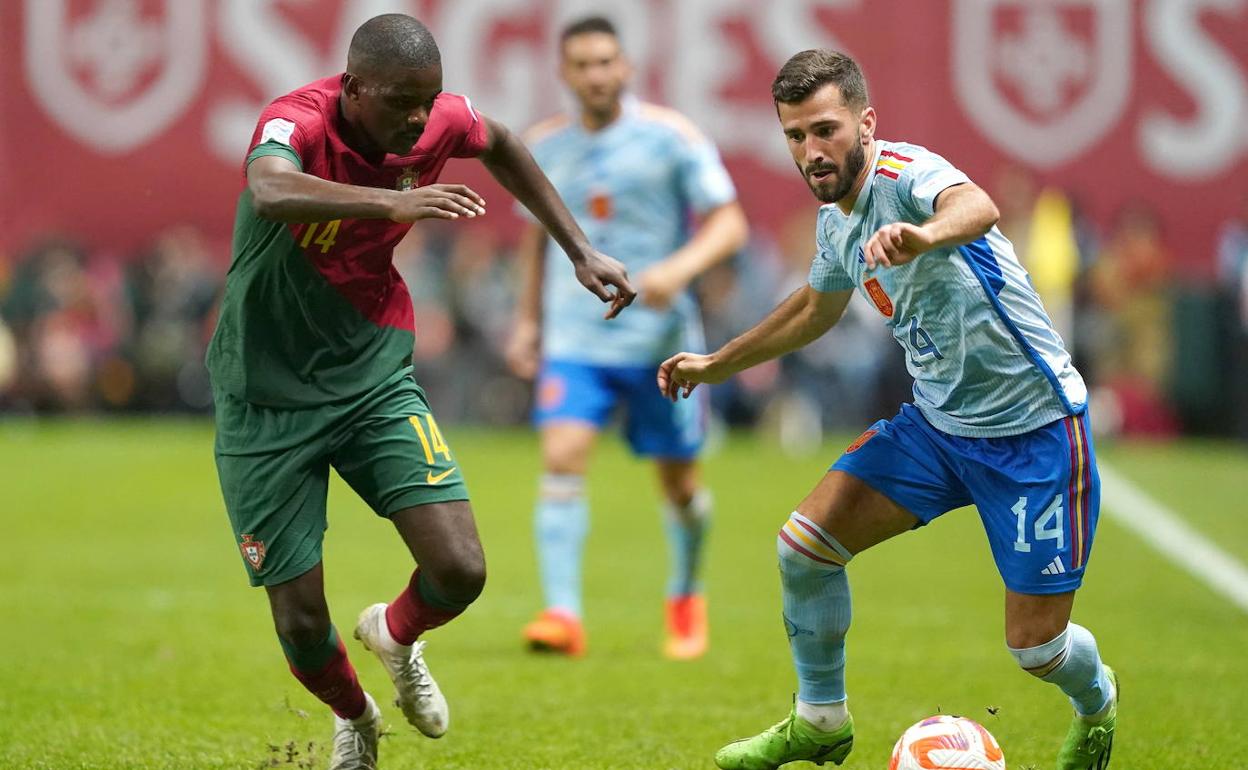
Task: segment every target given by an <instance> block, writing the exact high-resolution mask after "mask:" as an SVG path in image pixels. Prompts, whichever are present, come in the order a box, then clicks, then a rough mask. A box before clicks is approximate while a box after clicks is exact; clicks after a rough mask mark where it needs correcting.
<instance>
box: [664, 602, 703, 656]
mask: <svg viewBox="0 0 1248 770" xmlns="http://www.w3.org/2000/svg"><path fill="white" fill-rule="evenodd" d="M666 609H667V613H666V614H667V639H666V641H664V643H663V656H664V657H666V658H668V659H669V660H692V659H694V658H699V657H701V656H702V654H703V653H705V652H706V647H707V644H708V643H709V638H708V637H709V630H710V629H709V626H708V624H707V620H706V597H704V596H703V595H702V594H687V595H685V596H676V597H672V598H669V599H668V600H667V608H666Z"/></svg>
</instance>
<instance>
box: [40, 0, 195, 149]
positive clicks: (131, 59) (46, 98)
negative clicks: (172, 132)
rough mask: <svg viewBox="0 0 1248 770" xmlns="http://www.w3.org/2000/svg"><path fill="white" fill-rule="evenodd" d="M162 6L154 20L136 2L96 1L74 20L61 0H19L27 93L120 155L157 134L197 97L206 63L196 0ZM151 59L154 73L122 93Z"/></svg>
mask: <svg viewBox="0 0 1248 770" xmlns="http://www.w3.org/2000/svg"><path fill="white" fill-rule="evenodd" d="M163 5H164V12H165V18H164V19H163V20H162V21H161V22H160V23H155V22H154V21H153V20H151V19H148V18H146V17H145V16H144V15H143V14H142V12H141V10H140V8H139V6H138V4H137V3H136V2H135V0H101V2H97V3H96V4H95V5H94V6H93V8H92V13H91V15H89V16H86V17H79V18H71V14H70V11H69V3H68V1H67V0H27V1H26V9H25V20H26V25H25V35H26V39H25V45H24V52H25V65H26V79H27V82H28V83H30V91H31V94H32V95H33V97H34V99H35V100H36V101H37V102H38V103H39V105H40V106H41V107H43V109H44V110H45V111H46V112H47V114H48V115H49V116H50V117H51V118H52V119H53V120H55V121H56V123H57V124H58V125H60V126H61V128H63V129H64V130H65V131H66V132H68V133H69V134H71V135H72V136H74V137H75V138H77V139H78V140H79V141H81V142H82V143H83V144H86V145H88V146H90V147H92V148H94V149H95V150H97V151H98V152H100V153H103V154H120V153H123V152H126V151H128V150H131V149H134V148H135V147H138V146H139V145H141V144H143V143H144V142H147V141H149V140H151V139H153V138H155V137H157V136H159V135H160V134H161V133H162V132H164V131H165V129H167V128H168V127H169V125H170V124H171V123H172V122H173V121H174V120H176V119H177V118H178V116H180V115H181V114H182V112H183V111H184V110H185V109H186V108H187V106H189V105H190V104H191V103H193V102H194V100H195V99H196V98H197V97H198V96H199V90H200V88H201V87H202V85H203V82H204V72H205V69H206V64H207V46H206V33H205V31H204V28H205V24H204V4H203V0H177V1H176V2H172V1H170V2H167V3H164V4H163ZM75 65H77V66H75ZM153 65H155V66H156V67H158V69H159V73H158V75H157V77H155V78H154V79H152V81H151V84H150V85H148V86H146V87H145V88H143V89H142V90H141V91H138V92H136V93H133V94H131V95H129V96H128V97H127V93H128V92H129V91H131V89H132V88H133V87H134V86H135V85H137V84H138V83H140V82H142V79H143V76H144V75H145V74H146V73H147V72H148V71H149V69H150V68H151V67H152V66H153ZM77 68H81V69H82V70H84V71H85V72H86V74H87V77H88V78H89V79H90V82H83V81H82V80H81V79H80V77H79V76H78V75H76V74H75V70H76V69H77ZM118 100H120V101H118Z"/></svg>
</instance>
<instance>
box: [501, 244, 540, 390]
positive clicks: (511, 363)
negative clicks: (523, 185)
mask: <svg viewBox="0 0 1248 770" xmlns="http://www.w3.org/2000/svg"><path fill="white" fill-rule="evenodd" d="M546 238H547V235H546V230H545V229H543V228H542V226H541V225H528V226H526V227H525V228H524V232H522V233H521V234H520V244H519V245H518V246H517V247H516V262H517V263H518V264H519V266H520V295H519V297H517V299H516V320H515V323H514V324H513V326H512V329H511V337H510V339H508V340H507V349H506V350H505V351H504V356H505V357H506V359H507V366H508V368H509V369H511V371H512V373H513V374H515V375H516V376H517V377H520V378H521V379H525V380H531V379H533V378H534V377H536V376H537V370H538V367H539V365H540V360H539V359H540V357H541V343H542V282H543V279H544V278H545V272H546V259H545V254H546Z"/></svg>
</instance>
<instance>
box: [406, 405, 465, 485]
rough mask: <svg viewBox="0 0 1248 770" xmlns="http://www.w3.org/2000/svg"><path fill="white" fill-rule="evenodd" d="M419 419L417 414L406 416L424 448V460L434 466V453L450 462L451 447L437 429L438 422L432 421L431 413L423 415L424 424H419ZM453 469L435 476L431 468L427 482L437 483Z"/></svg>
mask: <svg viewBox="0 0 1248 770" xmlns="http://www.w3.org/2000/svg"><path fill="white" fill-rule="evenodd" d="M421 419H422V418H421V416H420V415H417V416H415V417H409V418H407V421H408V422H410V423H411V424H412V427H413V428H415V429H416V435H417V436H418V437H419V438H420V446H421V448H422V449H424V450H425V462H426V463H428V464H429V465H430V466H435V465H436V464H437V462H436V461H435V460H434V457H433V456H434V454H439V455H442V458H443V460H445V461H446V462H448V463H449V462H451V448H450V447H449V446H447V445H446V439H444V438H442V431H440V430H438V424H437V423H436V422H434V419H433V415H431V414H426V415H424V416H423V419H424V424H421ZM453 470H455V469H454V467H452V468H451V470H448V471H445V472H443V473H439V474H437V475H436V476H435V475H434V473H433V471H432V470H431V471H429V483H430V484H436V483H438V482H439V481H441V480H442V479H444V478H446V477H447V476H449V475H450V473H451V471H453Z"/></svg>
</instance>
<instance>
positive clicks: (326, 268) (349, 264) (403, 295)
mask: <svg viewBox="0 0 1248 770" xmlns="http://www.w3.org/2000/svg"><path fill="white" fill-rule="evenodd" d="M341 82H342V78H341V76H340V75H339V76H334V77H329V78H325V79H323V80H318V81H316V82H314V83H311V84H309V85H306V86H304V87H303V88H300V89H298V90H296V91H293V92H291V93H289V94H287V95H285V96H282V97H280V98H278V99H277V100H275V101H274V102H273V103H272V104H270V105H269V106H268V107H267V108H266V109H265V110H264V112H263V113H261V115H260V120H259V123H258V125H257V126H256V131H255V133H254V134H253V136H252V140H251V149H250V151H249V152H248V154H247V161H246V163H250V162H251V161H253V160H255V159H256V158H258V157H261V156H263V155H277V156H279V157H283V158H288V159H289V160H291V161H292V162H293V163H294V164H295V165H296V166H298V167H299V168H300V170H302V171H303V172H304V173H307V174H312V175H314V176H318V177H321V178H322V179H328V180H331V181H334V182H342V183H345V184H351V185H360V186H368V187H383V188H390V189H400V190H402V189H409V188H411V187H414V186H419V185H426V184H430V183H432V182H434V181H436V180H437V178H438V174H439V173H440V172H441V171H442V168H443V166H445V165H446V161H447V160H448V159H449V158H452V157H455V158H463V157H473V156H476V155H478V154H480V153H481V152H482V150H484V148H485V143H486V140H487V131H486V128H485V121H484V120H483V119H482V118H481V116H480V114H478V113H477V112H476V111H475V110H474V109H473V108H472V105H471V103H470V102H469V101H468V99H467V98H466V97H464V96H460V95H457V94H450V93H445V92H444V93H442V94H440V95H439V96H438V98H437V100H436V101H435V102H434V106H433V111H432V112H431V114H430V116H429V122H428V124H427V125H426V127H425V131H424V133H423V134H422V135H421V137H420V140H419V141H418V142H417V143H416V146H415V147H413V148H412V151H411V153H410V154H408V155H403V156H397V155H386V156H385V158H384V159H383V160H382V161H381V162H380V163H378V162H376V160H375V159H373V160H371V161H370V160H369V159H366V158H365V157H364V156H362V155H361V154H360V153H358V152H356V151H355V150H353V149H352V148H350V147H348V146H347V144H346V143H345V142H344V141H343V138H342V134H341V132H342V131H343V130H344V129H345V122H344V120H343V118H342V116H341V114H340V113H339V109H338V100H339V96H340V94H341V91H342V87H341ZM245 168H246V164H244V169H245ZM410 228H411V225H410V224H400V223H397V222H391V221H389V220H382V219H335V220H331V221H328V222H313V223H308V224H288V223H282V222H273V221H269V220H265V219H261V218H260V217H259V216H257V215H256V210H255V207H254V206H253V205H252V199H251V195H250V193H249V192H248V191H247V189H246V188H245V187H244V189H243V192H242V194H241V195H240V196H239V199H238V207H237V210H236V213H235V218H234V243H233V260H232V262H231V264H230V270H229V273H228V274H227V275H226V279H225V295H224V297H223V298H222V300H221V311H220V317H219V318H218V321H217V330H216V333H215V334H214V335H213V338H212V343H211V344H210V345H209V348H208V370H209V372H210V373H211V375H212V384H213V387H214V388H216V389H218V390H221V391H223V392H226V393H229V394H231V395H233V396H235V397H237V398H241V399H243V400H245V401H249V402H251V403H255V404H262V405H265V406H272V407H283V408H298V407H305V406H314V405H319V404H325V403H330V402H333V401H340V400H343V399H347V398H351V397H353V396H356V395H358V394H360V393H364V392H366V391H368V390H370V389H371V388H374V387H376V386H377V385H378V384H379V383H381V382H382V381H384V380H385V379H386V378H387V377H389V376H390V375H392V374H394V372H396V371H398V370H399V369H400V368H402V367H404V366H407V365H408V364H409V363H410V362H411V355H412V346H413V343H414V341H415V333H416V327H415V320H414V317H413V313H412V300H411V295H410V294H409V293H408V291H407V287H406V286H405V285H404V283H403V279H402V278H401V277H400V275H399V272H398V270H396V269H395V267H394V265H393V262H392V257H393V252H394V247H395V245H396V244H398V242H399V241H400V240H401V239H402V238H403V236H404V235H406V234H407V231H408V230H409V229H410Z"/></svg>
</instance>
